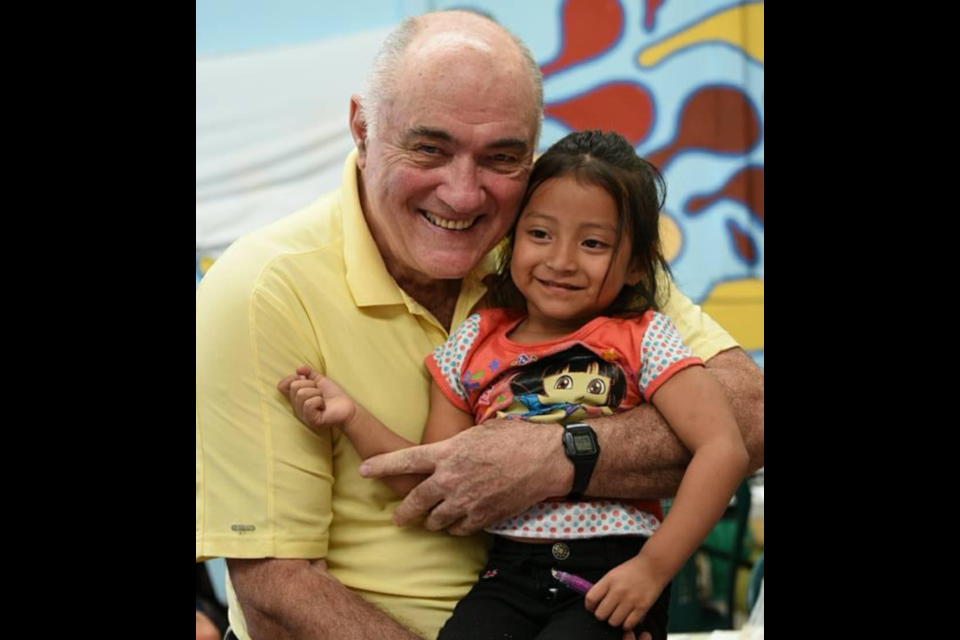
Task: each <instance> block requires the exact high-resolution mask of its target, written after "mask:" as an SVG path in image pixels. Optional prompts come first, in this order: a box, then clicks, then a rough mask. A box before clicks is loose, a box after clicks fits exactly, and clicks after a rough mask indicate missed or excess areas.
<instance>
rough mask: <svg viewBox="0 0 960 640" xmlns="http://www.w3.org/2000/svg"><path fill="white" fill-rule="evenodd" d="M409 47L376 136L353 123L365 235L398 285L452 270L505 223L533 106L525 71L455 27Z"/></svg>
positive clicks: (456, 273) (512, 209)
mask: <svg viewBox="0 0 960 640" xmlns="http://www.w3.org/2000/svg"><path fill="white" fill-rule="evenodd" d="M481 44H482V43H481ZM411 48H412V49H413V48H416V51H415V52H412V53H408V57H407V63H406V64H405V65H404V68H403V70H402V72H401V74H400V82H399V84H398V89H397V91H396V92H395V95H394V96H393V97H392V99H391V100H388V101H387V103H386V104H384V105H383V106H382V107H381V109H380V114H379V120H378V127H377V130H376V137H373V138H371V137H364V135H363V134H364V133H365V131H363V130H360V131H358V128H357V127H356V126H353V129H354V137H355V138H357V139H358V148H360V158H359V160H358V164H359V166H360V169H361V172H362V184H363V188H362V198H363V207H364V214H365V216H366V219H367V222H368V224H369V225H370V229H371V232H372V233H373V236H374V239H375V240H376V241H377V245H378V247H379V248H380V252H381V254H382V255H383V258H384V261H385V262H386V264H387V268H388V270H389V271H390V273H391V274H392V275H393V276H394V277H395V278H396V279H397V280H398V281H399V282H401V284H403V283H404V282H416V283H420V284H422V283H424V282H428V281H430V280H438V279H456V278H462V277H463V276H465V275H466V274H467V273H468V272H469V271H470V270H471V269H472V268H473V267H474V265H476V264H477V263H478V262H479V261H480V259H481V258H482V257H483V256H484V255H486V253H487V252H489V251H490V250H491V249H492V248H493V247H494V246H496V244H497V243H498V242H499V241H500V240H501V239H502V238H503V237H504V235H505V234H506V232H507V231H508V230H509V228H510V226H511V224H512V222H513V220H514V217H515V216H516V214H517V208H518V207H519V204H520V200H521V198H522V196H523V192H524V189H525V188H526V183H527V177H528V175H529V171H530V167H531V164H532V158H533V151H534V149H533V145H534V138H535V135H536V127H537V114H536V112H535V107H534V94H533V86H532V83H531V81H530V79H529V77H528V76H526V75H525V74H524V73H523V71H522V68H521V67H519V66H518V65H517V64H516V63H515V62H509V63H505V62H503V61H502V60H501V61H500V62H499V63H498V62H496V61H497V57H498V55H499V56H500V57H502V55H503V54H497V53H496V52H495V51H493V52H491V51H489V50H487V51H484V50H482V49H478V45H477V43H474V42H471V41H469V40H467V41H466V42H458V41H457V40H456V37H455V34H454V35H453V36H452V38H448V39H446V40H442V41H440V42H439V43H436V42H434V43H432V44H431V43H426V44H425V45H424V46H420V47H417V45H416V44H415V45H413V46H412V47H411ZM355 110H356V105H354V111H355ZM368 115H369V116H370V117H374V114H368ZM353 120H354V121H355V120H356V118H353Z"/></svg>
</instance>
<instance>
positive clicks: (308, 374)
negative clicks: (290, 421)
mask: <svg viewBox="0 0 960 640" xmlns="http://www.w3.org/2000/svg"><path fill="white" fill-rule="evenodd" d="M277 390H278V391H280V393H283V394H284V395H286V396H287V398H288V399H289V400H290V405H291V406H292V407H293V411H294V413H296V414H297V417H298V418H300V421H301V422H303V423H304V424H305V425H307V426H308V427H321V426H330V425H341V426H344V427H345V426H347V425H348V423H349V422H350V421H352V420H353V419H354V417H356V414H357V404H356V403H355V402H354V401H353V398H351V397H350V396H349V395H347V392H346V391H344V390H343V389H342V388H340V385H338V384H337V383H336V382H334V381H333V380H331V379H330V378H327V377H326V376H322V375H320V374H319V373H317V372H316V371H314V370H313V369H311V368H310V367H306V366H301V367H297V372H296V374H294V375H289V376H287V377H286V378H284V379H283V380H281V381H280V383H279V384H278V385H277Z"/></svg>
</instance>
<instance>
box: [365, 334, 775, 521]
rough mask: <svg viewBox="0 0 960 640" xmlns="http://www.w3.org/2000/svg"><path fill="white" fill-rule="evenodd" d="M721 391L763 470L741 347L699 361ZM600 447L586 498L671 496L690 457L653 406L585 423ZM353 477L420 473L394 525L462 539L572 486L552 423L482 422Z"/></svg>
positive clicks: (752, 389) (752, 385)
mask: <svg viewBox="0 0 960 640" xmlns="http://www.w3.org/2000/svg"><path fill="white" fill-rule="evenodd" d="M706 368H707V370H708V371H709V372H710V373H712V374H713V375H714V376H715V377H716V378H717V380H718V381H719V383H720V385H721V386H722V387H723V389H724V391H725V393H726V395H727V398H728V399H729V400H730V403H731V405H732V406H733V410H734V415H735V416H736V418H737V423H738V425H739V426H740V430H741V433H742V434H743V439H744V442H745V443H746V446H747V450H748V452H749V454H750V468H751V471H752V470H755V469H757V468H759V467H761V466H763V373H762V372H761V371H760V369H759V368H758V367H757V366H756V365H755V364H754V363H753V361H752V360H750V358H749V357H748V356H747V355H746V354H745V353H744V352H743V351H742V350H740V349H730V350H728V351H724V352H722V353H720V354H718V355H716V356H714V357H713V358H711V359H710V360H709V361H707V363H706ZM590 424H591V426H593V428H594V430H595V431H596V432H597V435H598V438H599V440H600V446H601V449H602V453H601V455H600V459H599V461H598V464H597V467H596V469H595V470H594V474H593V478H592V480H591V482H590V486H589V487H588V488H587V494H588V495H598V496H605V497H612V498H617V497H619V498H660V497H667V496H672V495H674V493H675V492H676V489H677V487H678V486H680V480H681V479H682V477H683V471H684V469H685V468H686V465H687V463H688V462H689V460H690V454H689V452H688V451H687V450H686V448H684V446H683V445H682V444H681V443H680V440H679V439H678V438H677V437H676V436H675V435H674V434H673V431H672V430H671V429H670V427H669V426H668V425H667V423H666V422H665V421H664V420H663V418H662V417H661V416H660V414H659V413H658V412H657V411H656V409H654V408H653V407H652V406H647V405H645V406H641V407H637V408H635V409H632V410H630V411H627V412H625V413H622V414H619V415H616V416H611V417H608V418H601V419H598V420H591V421H590ZM360 471H361V474H363V475H366V476H368V477H380V476H384V475H395V474H400V473H429V474H432V475H431V476H430V478H428V479H427V480H426V481H424V482H423V483H421V484H420V485H419V486H418V487H417V488H416V489H414V490H413V491H411V492H410V494H409V495H408V496H407V498H406V499H405V500H404V501H403V503H401V505H400V506H399V507H398V508H397V510H396V512H395V513H394V521H395V522H396V523H397V524H401V525H403V524H409V523H410V522H412V521H414V520H416V519H417V518H419V517H421V516H424V515H426V514H427V513H428V512H429V516H428V517H427V519H426V521H425V523H424V524H425V526H426V527H427V528H429V529H433V530H439V529H443V528H446V529H448V530H449V531H450V533H452V534H454V535H467V534H469V533H473V532H476V531H478V530H480V529H482V528H483V527H485V526H487V525H488V524H492V523H494V522H499V521H501V520H503V519H505V518H509V517H512V516H515V515H517V514H519V513H522V512H523V511H524V510H525V509H527V508H529V507H530V506H531V505H533V504H535V503H536V502H539V501H541V500H545V499H547V498H549V497H553V496H563V495H566V494H567V493H568V492H569V491H570V489H571V487H572V486H573V465H572V464H571V463H570V462H569V460H567V458H566V455H565V454H564V453H563V448H562V446H561V438H560V431H559V428H550V427H549V425H537V424H532V423H525V422H522V421H511V422H506V421H501V420H491V421H488V422H485V423H484V424H482V425H480V426H477V427H474V428H473V429H468V430H467V431H465V432H464V433H462V434H460V435H458V436H456V437H454V438H451V439H450V440H447V441H445V442H440V443H437V444H432V445H424V446H420V447H413V448H410V449H405V450H403V451H398V452H395V453H392V454H387V455H385V456H378V457H375V458H371V459H370V460H368V461H366V462H365V463H364V464H363V465H362V466H361V468H360Z"/></svg>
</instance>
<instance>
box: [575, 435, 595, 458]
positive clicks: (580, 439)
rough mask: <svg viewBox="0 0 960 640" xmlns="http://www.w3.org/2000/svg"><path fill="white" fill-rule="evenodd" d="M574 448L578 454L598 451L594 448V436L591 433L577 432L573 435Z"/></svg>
mask: <svg viewBox="0 0 960 640" xmlns="http://www.w3.org/2000/svg"><path fill="white" fill-rule="evenodd" d="M573 448H574V449H575V450H576V452H577V453H578V454H583V453H596V449H594V448H593V438H591V437H590V435H589V434H575V435H574V436H573Z"/></svg>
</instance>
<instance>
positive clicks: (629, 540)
mask: <svg viewBox="0 0 960 640" xmlns="http://www.w3.org/2000/svg"><path fill="white" fill-rule="evenodd" d="M663 192H664V186H663V178H662V176H661V175H660V173H659V172H658V171H657V170H656V168H655V167H653V166H652V165H651V164H649V163H648V162H646V161H644V160H642V159H641V158H639V157H638V156H637V154H636V153H635V151H634V150H633V148H632V147H631V146H630V144H629V143H628V142H627V141H626V140H624V139H623V138H622V137H620V136H619V135H617V134H615V133H606V134H604V133H601V132H599V131H587V132H583V133H574V134H570V135H568V136H567V137H565V138H564V139H562V140H560V141H559V142H557V143H556V144H555V145H553V146H552V147H551V148H550V149H549V150H548V151H547V152H546V153H545V154H544V155H543V156H542V157H541V158H540V159H539V160H538V161H537V162H536V165H535V167H534V169H533V172H532V173H531V176H530V183H529V186H528V188H527V193H526V195H525V197H524V200H523V203H522V204H521V208H520V210H521V213H520V216H519V217H518V219H517V222H516V224H515V226H514V228H513V230H512V231H511V233H510V235H509V236H508V247H507V249H506V251H505V253H504V256H503V261H502V263H501V268H500V270H499V273H498V274H497V276H496V280H495V282H494V283H493V287H492V299H493V301H494V303H495V304H497V305H499V308H494V309H488V310H483V311H480V312H479V313H476V314H474V315H473V316H471V317H470V318H468V319H467V320H466V322H465V323H464V324H463V325H462V326H461V327H459V328H458V329H457V330H455V331H454V332H453V333H452V334H451V335H450V338H449V340H448V341H447V343H446V344H445V345H443V346H442V347H440V348H438V349H437V350H436V351H435V352H434V353H433V354H432V355H431V356H429V357H428V358H427V368H428V369H429V371H430V373H431V374H432V376H433V386H432V390H431V406H430V416H429V419H428V421H427V425H426V428H425V430H424V434H423V442H424V443H428V442H436V441H438V440H443V439H446V438H450V437H452V436H454V435H456V434H457V433H459V432H461V431H463V430H464V429H468V428H470V427H472V426H474V425H475V424H480V423H482V422H483V421H485V420H488V419H490V418H506V419H520V420H529V421H534V422H548V423H551V422H552V423H560V424H567V425H569V424H570V423H572V422H575V421H577V420H581V419H583V418H589V417H598V416H603V415H609V414H610V413H613V412H620V411H624V410H627V409H629V408H631V407H634V406H636V405H638V404H640V403H643V402H650V403H652V404H653V405H654V406H655V407H656V408H657V410H658V411H659V412H660V413H661V414H662V415H663V417H664V418H665V419H666V420H667V422H668V423H669V424H670V426H671V428H672V429H673V430H674V432H675V433H676V434H677V436H678V437H679V438H680V440H682V441H683V443H684V444H685V445H686V447H687V448H688V449H689V450H690V452H691V453H692V455H693V459H692V461H691V463H690V465H689V467H688V468H687V471H686V474H685V475H684V478H683V482H682V484H681V485H680V489H679V491H678V494H677V497H676V500H675V502H674V506H673V509H672V510H671V512H670V516H669V517H668V518H666V519H665V520H664V521H663V523H662V524H661V522H660V521H661V520H662V519H663V518H662V514H661V512H660V508H659V504H658V503H657V502H656V501H626V500H605V499H598V498H586V497H583V498H582V499H579V500H576V501H570V500H567V499H564V498H557V499H555V500H552V501H549V502H546V503H541V504H538V505H536V506H534V507H533V508H532V509H530V510H529V511H528V512H527V513H525V514H521V515H519V516H517V517H515V518H512V519H510V520H508V521H506V522H501V523H499V524H497V525H495V526H493V527H491V528H490V529H488V531H490V532H491V533H493V534H495V535H494V543H493V547H492V549H491V552H490V558H489V562H488V564H487V566H486V567H485V568H484V571H483V572H482V573H481V577H480V580H479V581H478V582H477V584H476V585H475V586H474V587H473V589H472V590H471V591H470V593H469V594H468V595H467V596H466V597H465V598H464V599H463V600H462V601H461V602H460V603H459V604H458V605H457V607H456V610H455V611H454V614H453V617H452V618H451V619H450V620H449V621H448V622H447V624H446V625H445V626H444V628H443V629H442V630H441V632H440V636H439V637H440V638H441V639H442V638H452V639H463V638H478V639H481V638H482V639H487V638H500V637H510V638H534V637H538V638H551V639H552V638H615V639H617V640H619V639H620V638H621V634H622V633H623V630H624V629H635V630H636V631H637V634H638V636H639V633H640V632H641V631H648V632H650V633H651V634H652V635H653V637H654V639H655V640H660V639H663V638H666V615H667V602H668V595H667V594H668V593H669V590H667V592H666V593H665V592H664V590H665V589H666V588H667V586H668V584H669V582H670V580H671V579H672V578H673V576H674V575H675V574H676V573H677V572H678V571H679V570H680V568H681V567H682V566H683V564H684V562H686V560H687V559H688V558H689V557H690V555H691V554H692V553H693V552H694V551H695V550H696V549H697V547H698V546H699V545H700V544H701V543H702V541H703V539H704V538H705V537H706V535H707V534H708V533H709V532H710V530H711V529H712V527H713V526H714V524H715V523H716V522H717V520H718V519H719V517H720V516H721V514H722V513H723V511H724V510H725V508H726V506H727V504H728V503H729V500H730V498H731V496H732V495H733V493H734V491H735V490H736V488H737V486H738V485H739V483H740V482H741V480H742V479H743V477H744V475H745V474H746V471H747V464H748V457H747V452H746V449H745V447H744V444H743V442H742V440H741V438H740V431H739V429H738V427H737V424H736V422H735V420H734V417H733V414H732V411H731V409H730V407H729V405H728V404H727V401H726V399H725V397H724V395H723V392H722V391H721V389H720V387H719V385H718V384H717V383H716V381H715V380H714V379H713V378H712V377H711V376H710V375H709V374H707V373H706V372H705V371H704V370H703V368H702V366H700V365H702V362H701V361H700V360H699V359H698V358H695V357H693V356H692V355H691V354H690V351H689V350H688V349H687V348H686V347H684V346H683V344H682V343H681V341H680V337H679V334H678V333H677V330H676V329H675V328H674V327H673V325H672V323H671V322H670V320H669V319H668V318H667V317H666V316H664V315H662V314H660V313H658V312H657V311H656V310H655V309H656V306H655V304H656V303H655V301H656V297H657V290H658V286H657V274H658V272H659V271H661V270H663V271H666V270H667V265H666V262H665V260H664V258H663V256H662V253H661V250H660V243H659V231H658V228H659V214H660V209H661V207H662V205H663ZM279 388H280V390H281V391H283V392H284V393H289V394H290V399H291V403H292V404H293V405H294V409H295V410H296V413H297V415H298V416H299V417H300V419H301V420H303V422H304V423H305V424H307V425H308V426H310V427H313V428H319V427H323V426H330V425H336V426H338V427H339V428H340V429H341V430H342V431H343V433H344V434H345V435H346V436H347V437H348V438H350V440H351V441H352V442H353V444H354V446H355V447H356V449H357V451H358V452H359V453H360V455H361V457H363V458H364V459H367V458H369V457H371V456H373V455H378V454H380V453H384V452H386V451H392V450H396V449H400V448H403V447H408V446H412V444H413V443H410V442H408V441H406V440H405V439H403V438H401V437H400V436H398V435H396V434H394V433H393V432H392V431H390V430H389V429H388V428H387V427H386V426H384V425H383V424H382V423H380V422H379V421H378V420H377V419H376V418H374V417H373V416H371V415H370V414H369V413H367V412H366V411H365V410H364V408H363V407H362V406H360V405H358V404H357V403H355V402H354V401H353V400H352V399H351V398H350V397H349V396H348V395H347V394H346V393H345V392H344V391H343V390H342V389H341V388H340V387H339V386H338V385H337V384H336V383H334V382H333V381H332V380H330V379H329V378H326V377H324V376H321V375H319V374H317V373H316V372H314V371H312V370H311V369H309V368H306V367H301V368H298V369H297V373H296V374H295V375H291V376H288V377H287V378H285V379H284V380H282V381H281V382H280V385H279ZM544 428H552V427H550V426H545V427H544ZM421 479H422V478H420V477H416V476H403V477H395V478H390V479H386V480H385V482H387V483H388V484H389V485H390V486H391V487H392V488H393V489H394V490H396V491H397V492H398V493H400V494H401V495H406V494H407V493H408V492H409V491H410V490H411V489H412V488H413V487H414V486H416V485H417V484H418V483H419V482H420V480H421ZM654 534H656V535H654ZM554 570H560V571H563V572H564V573H567V574H574V575H576V576H578V577H580V578H583V579H584V580H585V581H587V584H586V586H585V587H583V588H588V589H589V591H588V592H587V593H586V596H585V597H584V596H583V595H580V594H579V593H577V592H576V591H575V590H574V589H572V588H568V587H567V586H565V585H567V584H568V582H567V581H564V582H563V583H562V584H561V582H559V581H558V579H557V577H556V576H557V574H556V573H555V571H554ZM561 577H563V576H561ZM589 583H595V584H592V585H591V584H589ZM583 584H584V583H583V582H582V581H581V582H580V585H581V586H582V585H583ZM581 590H582V589H581Z"/></svg>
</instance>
